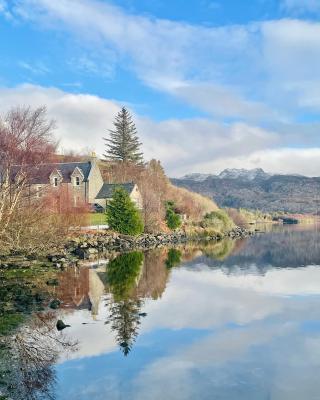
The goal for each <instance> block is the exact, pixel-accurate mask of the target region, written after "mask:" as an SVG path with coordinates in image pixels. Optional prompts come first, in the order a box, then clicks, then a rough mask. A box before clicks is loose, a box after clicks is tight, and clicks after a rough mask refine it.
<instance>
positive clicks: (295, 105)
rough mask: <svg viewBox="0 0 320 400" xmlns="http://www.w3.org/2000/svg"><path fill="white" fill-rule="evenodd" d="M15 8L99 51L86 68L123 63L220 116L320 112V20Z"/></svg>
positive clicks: (35, 1) (22, 0)
mask: <svg viewBox="0 0 320 400" xmlns="http://www.w3.org/2000/svg"><path fill="white" fill-rule="evenodd" d="M299 2H300V4H303V5H304V6H305V7H307V6H308V7H309V8H311V7H313V2H312V1H310V0H309V2H307V1H304V2H302V3H301V1H300V0H299ZM287 3H288V4H287V6H288V7H289V6H290V5H291V6H293V5H294V4H297V3H298V1H294V0H287ZM317 3H318V1H317ZM12 10H13V12H14V13H15V15H16V16H18V15H19V16H20V18H22V19H24V20H27V21H31V22H34V23H37V24H40V25H42V26H43V27H44V28H50V29H58V30H61V29H64V30H67V31H68V32H71V33H72V36H73V37H74V38H76V42H75V43H76V45H77V44H78V43H79V41H81V46H82V48H84V46H87V49H88V52H89V53H90V52H91V56H90V57H92V58H93V60H89V59H88V58H86V59H85V60H82V61H81V58H80V64H82V65H83V67H84V68H87V69H89V70H91V71H94V72H95V73H98V72H99V70H100V71H101V74H105V75H107V76H110V74H111V75H112V71H113V69H114V68H115V66H116V65H118V64H119V65H121V66H122V67H125V68H130V69H132V70H133V71H134V72H135V73H136V75H137V77H138V78H139V79H140V80H141V81H143V82H144V83H145V84H146V85H149V86H151V87H153V88H155V89H157V90H161V91H165V92H168V93H169V94H171V95H174V96H176V97H178V98H180V99H181V100H183V101H186V102H188V103H189V104H191V105H193V106H195V107H197V108H199V109H201V110H204V111H206V112H209V113H212V114H213V115H215V116H219V117H230V116H231V117H233V118H240V117H242V118H246V119H252V118H254V119H259V118H263V119H278V118H281V119H285V118H287V117H288V112H290V113H291V117H292V118H293V119H294V116H295V113H296V111H297V110H299V109H305V110H309V109H312V110H314V109H316V110H317V111H319V110H320V105H319V102H318V98H317V99H316V100H317V101H314V95H313V93H309V91H308V90H307V89H308V87H310V86H312V84H313V83H314V82H319V81H320V72H319V71H320V68H319V66H320V56H319V54H320V41H319V37H320V35H319V32H320V24H319V23H317V22H309V21H302V20H290V19H283V20H278V21H267V22H257V23H250V24H248V25H226V26H221V27H205V26H200V25H191V24H188V23H182V22H177V21H169V20H164V19H157V18H153V17H150V16H137V15H132V14H129V13H126V12H125V11H124V10H122V9H121V8H119V7H117V6H114V5H112V4H110V3H106V2H102V1H98V0H76V1H75V0H60V1H59V2H53V1H49V0H16V1H15V7H13V9H12ZM168 44H170V45H168ZM93 49H94V51H93ZM92 54H94V56H92ZM98 60H100V62H98ZM97 65H99V68H96V67H97ZM306 77H308V78H307V80H306ZM273 110H277V111H273Z"/></svg>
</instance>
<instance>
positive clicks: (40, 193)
mask: <svg viewBox="0 0 320 400" xmlns="http://www.w3.org/2000/svg"><path fill="white" fill-rule="evenodd" d="M41 196H42V188H41V186H38V187H37V197H41Z"/></svg>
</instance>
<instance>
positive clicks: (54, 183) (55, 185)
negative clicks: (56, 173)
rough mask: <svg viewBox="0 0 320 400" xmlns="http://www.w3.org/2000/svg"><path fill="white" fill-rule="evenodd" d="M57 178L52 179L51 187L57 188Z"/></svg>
mask: <svg viewBox="0 0 320 400" xmlns="http://www.w3.org/2000/svg"><path fill="white" fill-rule="evenodd" d="M58 183H59V182H58V178H57V177H55V178H53V186H54V187H57V186H58Z"/></svg>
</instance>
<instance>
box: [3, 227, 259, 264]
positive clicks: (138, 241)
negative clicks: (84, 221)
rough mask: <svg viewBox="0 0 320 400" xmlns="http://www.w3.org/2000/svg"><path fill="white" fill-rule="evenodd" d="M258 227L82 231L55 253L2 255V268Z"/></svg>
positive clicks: (238, 232) (145, 247) (216, 238)
mask: <svg viewBox="0 0 320 400" xmlns="http://www.w3.org/2000/svg"><path fill="white" fill-rule="evenodd" d="M253 234H254V231H250V230H247V229H245V228H241V227H236V228H234V229H233V230H231V231H229V232H225V233H223V234H216V235H211V236H203V235H188V234H186V233H185V232H183V231H179V232H173V233H157V234H143V235H140V236H137V237H133V236H128V235H122V234H120V233H114V232H113V233H109V232H103V231H100V232H88V233H81V234H79V235H78V236H74V237H73V238H71V239H69V240H68V241H67V242H66V244H63V245H62V246H61V248H59V249H52V252H51V254H49V255H47V256H43V257H40V258H37V256H26V255H11V256H6V257H0V268H3V267H4V268H10V267H13V266H14V265H16V266H19V267H20V266H22V267H26V266H27V265H32V264H34V263H39V262H40V263H42V264H43V265H48V263H49V264H51V265H55V266H57V267H59V266H61V265H63V264H69V263H71V262H76V261H77V260H79V259H80V260H87V259H94V258H96V257H97V256H98V255H101V254H106V253H114V252H117V253H118V252H126V251H132V250H149V249H150V250H151V249H154V248H158V247H163V246H175V245H179V244H186V243H188V242H190V243H191V242H193V243H194V242H209V241H220V240H222V239H226V238H231V239H237V238H244V237H248V236H252V235H253Z"/></svg>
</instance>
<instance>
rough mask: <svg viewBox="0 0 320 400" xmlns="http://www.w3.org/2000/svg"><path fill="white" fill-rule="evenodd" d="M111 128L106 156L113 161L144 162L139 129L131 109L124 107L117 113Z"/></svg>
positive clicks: (107, 140)
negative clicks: (138, 133)
mask: <svg viewBox="0 0 320 400" xmlns="http://www.w3.org/2000/svg"><path fill="white" fill-rule="evenodd" d="M113 125H114V129H110V130H109V133H110V139H107V138H105V139H104V140H105V141H106V146H107V150H106V153H105V158H106V159H107V160H111V161H123V162H130V163H134V164H142V163H143V153H142V152H141V151H140V146H141V143H140V142H139V139H138V136H137V129H136V126H135V124H134V122H133V121H132V117H131V115H130V113H129V111H128V110H127V109H126V108H125V107H123V108H122V110H121V111H120V112H119V113H118V114H117V116H116V118H115V121H114V123H113Z"/></svg>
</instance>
